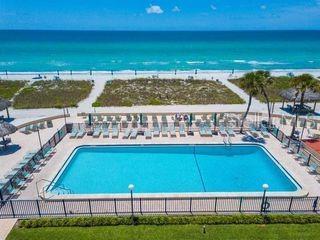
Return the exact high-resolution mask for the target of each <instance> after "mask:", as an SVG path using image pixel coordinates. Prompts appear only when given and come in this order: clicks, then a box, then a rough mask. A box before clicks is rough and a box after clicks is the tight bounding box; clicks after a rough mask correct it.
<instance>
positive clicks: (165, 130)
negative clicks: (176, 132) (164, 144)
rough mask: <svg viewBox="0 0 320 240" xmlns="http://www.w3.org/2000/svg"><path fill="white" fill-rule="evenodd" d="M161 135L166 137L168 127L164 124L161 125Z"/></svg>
mask: <svg viewBox="0 0 320 240" xmlns="http://www.w3.org/2000/svg"><path fill="white" fill-rule="evenodd" d="M161 135H162V137H168V128H167V127H166V126H162V128H161Z"/></svg>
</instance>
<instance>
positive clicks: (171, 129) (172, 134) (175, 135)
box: [170, 125, 177, 137]
mask: <svg viewBox="0 0 320 240" xmlns="http://www.w3.org/2000/svg"><path fill="white" fill-rule="evenodd" d="M170 137H177V134H176V129H175V127H174V126H173V125H172V126H170Z"/></svg>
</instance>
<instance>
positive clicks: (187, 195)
mask: <svg viewBox="0 0 320 240" xmlns="http://www.w3.org/2000/svg"><path fill="white" fill-rule="evenodd" d="M155 145H158V146H166V145H167V146H180V145H186V146H206V145H214V146H218V145H220V146H226V144H222V143H199V144H197V143H192V144H186V143H175V144H168V143H163V144H162V143H157V144H154V143H145V144H83V145H79V146H76V147H75V148H74V149H73V150H72V152H71V153H70V154H69V156H68V157H67V159H66V160H65V162H64V163H63V165H62V166H61V167H60V169H59V170H58V171H57V173H56V174H55V175H54V176H53V177H52V178H51V181H52V183H51V184H49V185H48V186H47V187H46V191H45V193H46V197H47V196H48V195H49V197H48V198H50V199H88V198H90V199H92V198H95V199H113V198H128V196H129V192H128V193H98V194H62V195H57V194H54V193H52V192H51V191H50V189H51V188H52V187H53V185H54V184H53V182H55V181H57V180H58V179H59V177H60V176H61V174H63V172H64V170H65V168H66V167H68V165H69V162H70V161H71V160H72V157H73V155H74V154H75V153H76V152H77V150H78V149H80V148H84V147H125V146H128V147H136V146H155ZM234 145H236V146H237V145H238V146H246V145H248V146H254V145H255V146H259V147H260V148H262V149H263V151H265V153H266V154H267V155H268V156H269V157H270V158H271V159H272V160H273V161H274V163H275V164H276V165H277V167H278V168H279V169H280V171H282V172H283V173H284V174H285V175H286V177H287V178H289V180H290V181H291V182H292V183H293V184H294V185H295V186H296V187H297V190H296V191H276V192H272V191H268V192H267V195H268V196H270V197H305V196H307V195H308V192H307V191H306V190H304V189H303V187H302V186H301V185H300V184H299V182H298V181H297V180H296V179H295V178H294V177H293V176H292V175H291V174H290V173H289V172H288V171H287V170H286V169H285V167H283V166H282V165H281V163H280V162H279V161H278V160H277V159H276V158H275V157H274V156H273V154H271V153H270V151H269V150H268V149H267V148H266V147H265V146H264V145H263V144H261V143H257V142H255V143H241V142H239V143H233V144H232V146H234ZM262 194H263V190H261V191H259V192H186V193H183V192H181V193H180V192H179V193H134V195H135V197H140V198H190V197H261V196H262Z"/></svg>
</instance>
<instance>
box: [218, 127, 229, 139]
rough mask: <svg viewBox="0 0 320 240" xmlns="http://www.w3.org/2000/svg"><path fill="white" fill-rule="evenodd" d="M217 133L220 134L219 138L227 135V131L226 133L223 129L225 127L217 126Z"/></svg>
mask: <svg viewBox="0 0 320 240" xmlns="http://www.w3.org/2000/svg"><path fill="white" fill-rule="evenodd" d="M219 133H220V135H221V136H227V135H228V133H227V131H226V129H225V127H224V126H223V125H220V126H219Z"/></svg>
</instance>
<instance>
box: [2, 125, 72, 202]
mask: <svg viewBox="0 0 320 240" xmlns="http://www.w3.org/2000/svg"><path fill="white" fill-rule="evenodd" d="M66 134H67V126H66V125H64V126H63V127H62V128H61V129H59V130H58V131H57V132H56V133H55V134H54V135H53V136H52V137H51V138H50V139H49V141H47V142H46V143H45V144H44V145H43V146H42V149H39V150H38V151H37V152H36V153H35V154H34V155H33V156H32V158H30V160H28V161H26V162H25V163H23V164H21V165H20V166H19V169H17V171H16V172H15V173H14V174H13V175H12V176H9V177H7V179H8V181H7V182H6V183H5V184H4V185H3V186H2V187H1V188H0V201H4V200H8V199H10V198H11V197H12V196H13V195H14V194H13V192H14V191H17V188H19V184H18V183H17V180H18V179H23V178H24V172H29V173H33V172H34V171H36V170H37V169H35V168H34V166H35V165H36V164H37V163H38V162H39V161H40V160H41V159H43V156H44V153H45V151H46V150H47V149H48V148H53V147H55V146H56V145H57V144H58V143H59V142H60V141H61V140H62V139H63V138H64V136H65V135H66ZM21 160H22V159H21Z"/></svg>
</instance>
